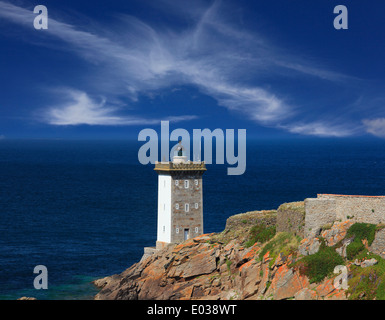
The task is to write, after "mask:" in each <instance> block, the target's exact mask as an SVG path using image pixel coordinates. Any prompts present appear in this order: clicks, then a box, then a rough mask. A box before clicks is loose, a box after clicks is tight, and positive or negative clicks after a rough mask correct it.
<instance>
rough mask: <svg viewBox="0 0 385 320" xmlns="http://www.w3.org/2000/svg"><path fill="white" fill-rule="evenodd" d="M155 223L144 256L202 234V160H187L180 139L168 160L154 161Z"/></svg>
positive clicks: (204, 168) (203, 169) (204, 169)
mask: <svg viewBox="0 0 385 320" xmlns="http://www.w3.org/2000/svg"><path fill="white" fill-rule="evenodd" d="M154 170H155V171H156V172H157V173H158V224H157V240H156V247H155V248H154V247H145V248H144V255H143V257H142V260H143V259H144V258H145V257H148V256H149V255H151V254H153V253H154V252H155V251H157V250H160V249H163V248H165V247H166V246H167V245H169V244H177V243H180V242H183V241H184V240H187V239H189V238H193V237H196V236H199V235H201V234H203V185H202V176H203V173H204V172H205V171H206V170H207V169H206V165H205V163H204V162H203V161H190V160H188V159H187V157H186V155H185V152H184V148H183V146H182V145H181V141H179V144H178V146H177V148H176V152H175V154H174V157H173V158H172V161H167V162H165V161H162V162H156V163H155V168H154Z"/></svg>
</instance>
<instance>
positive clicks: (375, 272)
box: [348, 254, 385, 300]
mask: <svg viewBox="0 0 385 320" xmlns="http://www.w3.org/2000/svg"><path fill="white" fill-rule="evenodd" d="M365 258H366V259H371V258H374V259H376V260H377V261H378V263H377V264H376V265H374V266H371V267H367V268H362V267H359V266H355V265H352V266H351V272H350V275H349V288H348V293H349V294H350V297H349V299H350V300H373V299H376V300H385V260H384V259H382V258H381V257H380V256H378V255H375V254H368V255H367V256H366V257H365Z"/></svg>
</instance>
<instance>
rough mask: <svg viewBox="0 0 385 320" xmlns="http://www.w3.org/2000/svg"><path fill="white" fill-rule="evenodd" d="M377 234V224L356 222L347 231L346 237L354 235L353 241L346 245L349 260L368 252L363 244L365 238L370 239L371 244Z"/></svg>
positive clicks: (369, 243)
mask: <svg viewBox="0 0 385 320" xmlns="http://www.w3.org/2000/svg"><path fill="white" fill-rule="evenodd" d="M375 235H376V225H374V224H370V223H355V224H353V225H352V226H351V227H350V228H349V230H348V231H347V233H346V237H345V238H350V237H354V240H353V241H352V243H350V244H349V245H348V246H347V247H346V255H347V259H348V260H353V259H355V258H359V257H360V256H362V255H363V254H366V253H367V249H366V248H365V245H364V244H363V241H364V240H367V241H368V246H370V245H371V244H372V243H373V241H374V237H375Z"/></svg>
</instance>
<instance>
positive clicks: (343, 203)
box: [317, 195, 385, 224]
mask: <svg viewBox="0 0 385 320" xmlns="http://www.w3.org/2000/svg"><path fill="white" fill-rule="evenodd" d="M317 199H335V200H336V202H337V208H336V215H337V220H341V221H343V220H347V219H352V220H353V221H354V222H365V223H373V224H378V223H385V197H382V196H345V195H318V198H317Z"/></svg>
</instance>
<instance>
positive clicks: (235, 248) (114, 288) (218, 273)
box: [95, 211, 346, 300]
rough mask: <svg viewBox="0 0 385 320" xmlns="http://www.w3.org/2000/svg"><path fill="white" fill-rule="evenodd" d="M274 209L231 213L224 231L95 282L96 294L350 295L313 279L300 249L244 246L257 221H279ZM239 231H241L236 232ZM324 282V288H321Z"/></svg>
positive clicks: (197, 296) (212, 296) (218, 296)
mask: <svg viewBox="0 0 385 320" xmlns="http://www.w3.org/2000/svg"><path fill="white" fill-rule="evenodd" d="M275 215H276V212H275V211H259V212H249V213H246V214H240V215H236V216H233V217H230V218H229V219H228V221H227V224H226V229H225V230H224V231H223V232H222V233H219V234H206V235H202V236H199V237H197V238H194V239H190V240H187V241H185V242H183V243H181V244H179V245H176V246H174V247H169V248H166V249H164V250H162V251H159V252H157V253H156V254H154V255H152V256H150V257H148V258H146V259H144V260H142V261H141V262H139V263H136V264H134V265H133V266H131V267H130V268H129V269H127V270H126V271H124V272H123V273H122V274H120V275H114V276H111V277H106V278H103V279H100V280H97V281H96V282H95V285H97V286H98V287H99V288H101V291H100V292H99V293H98V294H97V296H96V297H95V299H102V300H108V299H130V300H132V299H161V300H168V299H178V300H180V299H222V300H228V299H274V300H275V299H309V298H310V299H336V298H338V299H345V298H346V297H345V295H343V294H341V292H340V291H341V290H338V289H335V288H334V287H333V286H330V283H332V282H330V281H332V280H330V279H329V280H327V281H325V282H324V283H321V284H310V282H309V279H308V278H307V277H306V276H304V275H301V274H300V273H299V271H298V269H297V268H295V266H294V264H295V261H296V260H297V259H298V257H299V256H301V254H300V253H299V252H297V253H295V254H292V253H290V254H286V253H279V254H278V255H276V256H275V255H270V252H269V251H268V252H266V254H264V255H263V257H260V255H261V252H262V251H261V250H262V248H263V245H262V244H261V243H258V242H257V243H255V244H254V245H252V246H250V247H245V245H244V243H245V241H246V240H247V239H248V234H249V232H250V229H251V228H252V226H253V225H255V223H266V224H267V225H274V223H275V221H276V217H275ZM235 235H237V236H236V237H235ZM317 287H319V288H320V289H322V290H317Z"/></svg>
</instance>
